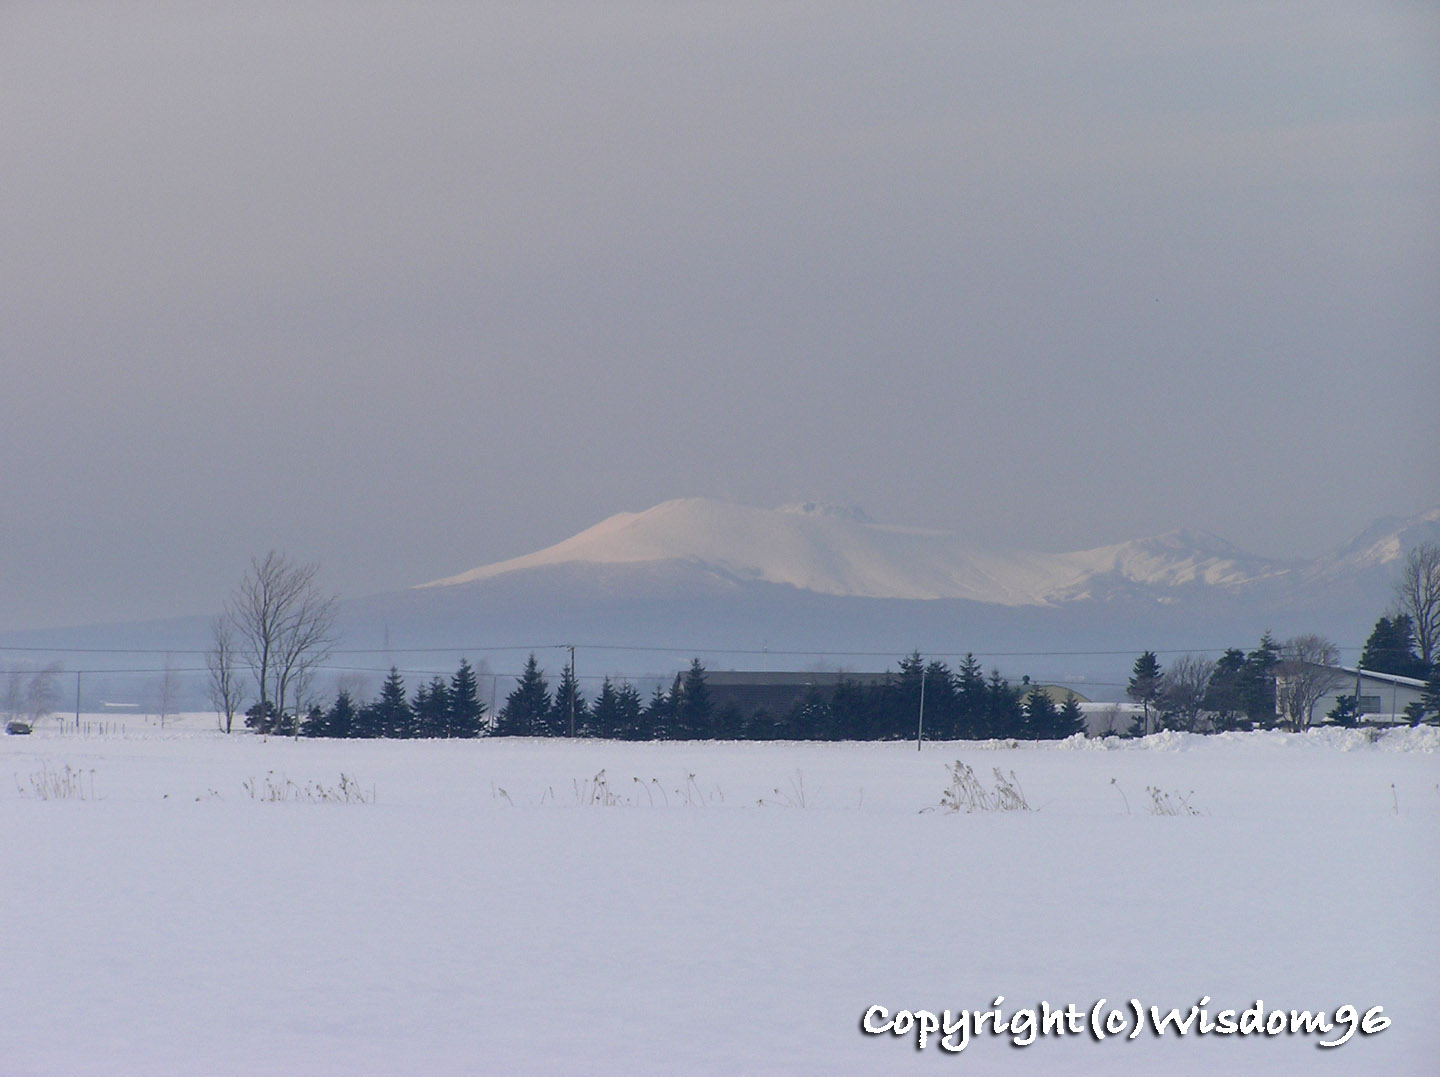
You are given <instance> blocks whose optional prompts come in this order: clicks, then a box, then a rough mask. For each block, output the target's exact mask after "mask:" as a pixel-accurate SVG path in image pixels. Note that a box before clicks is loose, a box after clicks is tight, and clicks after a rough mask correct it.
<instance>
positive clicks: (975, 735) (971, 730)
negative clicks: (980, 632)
mask: <svg viewBox="0 0 1440 1077" xmlns="http://www.w3.org/2000/svg"><path fill="white" fill-rule="evenodd" d="M988 711H989V704H988V702H987V697H986V689H985V670H984V669H983V668H982V667H981V665H980V663H979V661H978V660H976V658H975V656H974V655H973V654H967V655H966V656H965V658H964V659H963V660H962V661H961V663H960V668H959V669H957V670H956V671H955V736H956V737H957V738H960V739H968V740H984V739H985V738H986V737H989V736H991V733H990V732H989V724H988V722H987V720H986V715H987V712H988Z"/></svg>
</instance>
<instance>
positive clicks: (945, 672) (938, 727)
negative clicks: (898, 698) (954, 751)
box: [925, 659, 960, 740]
mask: <svg viewBox="0 0 1440 1077" xmlns="http://www.w3.org/2000/svg"><path fill="white" fill-rule="evenodd" d="M959 704H960V700H959V697H958V695H957V694H956V690H955V677H954V675H953V674H952V673H951V672H950V667H949V666H947V665H946V664H945V663H944V662H941V661H939V660H938V659H937V660H934V661H932V662H930V663H929V664H928V665H927V666H926V667H925V728H926V730H927V731H928V732H927V734H926V735H927V736H928V737H929V738H930V739H931V740H954V739H955V737H956V735H957V734H956V731H955V730H956V726H957V725H958V724H959V713H960V706H959Z"/></svg>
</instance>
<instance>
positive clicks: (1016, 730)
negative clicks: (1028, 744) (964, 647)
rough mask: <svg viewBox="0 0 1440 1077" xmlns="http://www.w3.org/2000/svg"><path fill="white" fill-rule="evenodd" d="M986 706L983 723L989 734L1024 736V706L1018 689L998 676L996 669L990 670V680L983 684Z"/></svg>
mask: <svg viewBox="0 0 1440 1077" xmlns="http://www.w3.org/2000/svg"><path fill="white" fill-rule="evenodd" d="M985 695H986V697H987V706H986V711H985V724H986V726H987V727H988V728H989V730H990V736H992V737H1003V738H1011V737H1014V738H1018V737H1023V736H1025V706H1024V704H1023V703H1022V702H1021V695H1020V690H1019V689H1018V688H1012V687H1011V686H1010V682H1009V681H1007V680H1006V679H1005V678H1004V677H1002V676H1000V671H999V670H998V669H992V670H991V671H990V680H989V681H988V682H986V685H985Z"/></svg>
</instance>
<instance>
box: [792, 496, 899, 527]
mask: <svg viewBox="0 0 1440 1077" xmlns="http://www.w3.org/2000/svg"><path fill="white" fill-rule="evenodd" d="M775 511H776V512H788V513H792V514H794V515H796V516H829V517H831V518H833V519H837V520H851V521H853V522H854V523H857V524H873V523H874V522H875V521H874V520H872V519H871V518H870V516H869V514H867V513H866V512H865V510H864V509H862V508H861V507H860V506H859V505H832V504H830V503H829V502H825V501H795V502H792V503H791V504H789V505H781V506H780V507H779V508H778V509H776V510H775Z"/></svg>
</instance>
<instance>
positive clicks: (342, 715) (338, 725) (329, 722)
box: [325, 688, 355, 737]
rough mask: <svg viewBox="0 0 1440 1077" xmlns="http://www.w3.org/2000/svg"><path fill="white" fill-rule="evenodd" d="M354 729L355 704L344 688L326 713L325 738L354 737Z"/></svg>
mask: <svg viewBox="0 0 1440 1077" xmlns="http://www.w3.org/2000/svg"><path fill="white" fill-rule="evenodd" d="M354 728H355V704H354V703H353V702H352V701H351V699H350V693H349V692H347V691H345V690H344V689H343V688H342V689H341V690H340V692H339V694H338V695H337V696H336V697H335V702H334V703H332V704H330V709H329V710H328V711H326V712H325V736H327V737H353V736H354V735H355V733H354Z"/></svg>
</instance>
